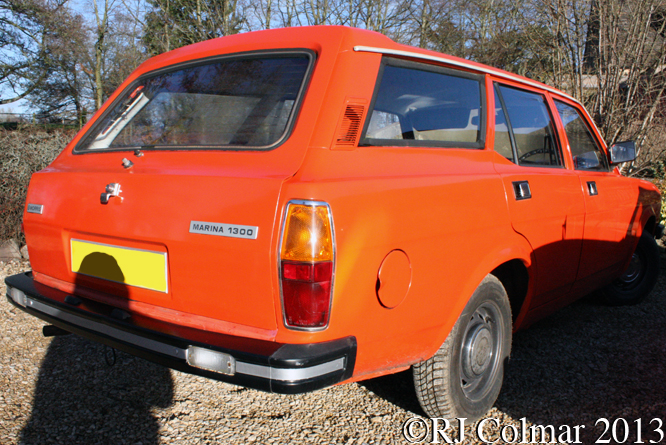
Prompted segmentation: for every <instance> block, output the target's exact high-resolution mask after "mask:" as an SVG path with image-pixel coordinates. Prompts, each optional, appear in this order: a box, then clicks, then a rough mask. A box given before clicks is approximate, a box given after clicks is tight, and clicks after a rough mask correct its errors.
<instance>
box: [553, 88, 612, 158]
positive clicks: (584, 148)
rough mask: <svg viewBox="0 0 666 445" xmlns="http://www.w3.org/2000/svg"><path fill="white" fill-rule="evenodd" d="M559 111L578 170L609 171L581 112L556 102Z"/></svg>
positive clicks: (602, 153)
mask: <svg viewBox="0 0 666 445" xmlns="http://www.w3.org/2000/svg"><path fill="white" fill-rule="evenodd" d="M555 106H556V107H557V111H558V112H559V113H560V119H562V125H564V131H565V132H566V134H567V139H568V140H569V147H570V148H571V156H573V161H574V168H575V169H576V170H593V171H608V170H609V166H608V159H606V156H605V154H604V152H603V151H602V150H601V148H599V145H597V143H596V141H595V140H594V138H593V137H592V133H591V132H590V129H589V128H588V126H587V125H586V124H585V119H584V118H583V117H582V116H581V114H580V112H579V111H578V110H577V109H576V108H574V107H572V106H571V105H567V104H565V103H564V102H560V101H558V100H556V101H555Z"/></svg>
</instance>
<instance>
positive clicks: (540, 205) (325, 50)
mask: <svg viewBox="0 0 666 445" xmlns="http://www.w3.org/2000/svg"><path fill="white" fill-rule="evenodd" d="M359 46H362V47H368V48H382V49H386V50H390V51H398V52H399V51H405V52H408V53H409V54H402V53H400V54H399V55H397V56H394V57H398V58H402V59H407V60H416V61H420V62H423V63H431V64H435V65H439V66H450V67H452V68H453V69H459V70H464V71H467V72H473V73H474V72H476V73H481V74H482V75H483V76H484V77H485V94H486V97H485V102H486V106H487V108H488V109H490V110H493V109H494V97H493V85H494V83H496V82H497V83H500V84H503V85H509V86H515V87H519V88H522V89H524V90H527V91H534V92H538V93H539V94H542V95H544V97H546V99H547V101H548V103H549V104H550V108H551V113H553V116H554V117H553V122H554V123H555V125H556V134H557V139H558V140H559V141H560V148H561V151H562V154H563V156H564V161H565V168H562V169H544V168H539V167H524V166H518V165H516V164H513V163H512V162H510V161H508V160H506V159H505V158H503V157H502V156H500V155H498V154H497V153H496V152H495V151H494V149H493V148H494V147H493V140H494V117H493V116H494V113H486V119H487V120H486V127H485V128H486V134H485V141H486V143H485V148H484V149H481V150H479V149H462V148H424V147H377V146H359V145H358V141H359V138H360V130H359V131H358V132H357V133H354V132H353V131H352V136H353V138H352V139H351V142H350V140H345V137H346V136H347V135H348V130H349V125H350V124H349V123H348V122H347V121H345V120H344V117H343V115H344V113H345V110H346V108H347V106H348V105H354V106H357V107H359V108H358V109H359V110H361V115H360V119H361V124H362V123H363V122H364V121H365V119H366V118H367V114H368V110H369V107H370V104H371V103H372V99H373V94H374V91H375V84H376V81H377V75H378V72H379V69H380V65H381V62H382V57H391V56H383V55H382V54H381V53H379V52H373V51H371V50H355V47H359ZM292 48H298V49H308V50H312V51H314V52H315V53H316V63H315V66H314V70H313V72H312V75H311V79H310V81H309V85H308V86H307V92H306V94H305V97H304V100H303V103H302V106H301V109H300V111H299V113H298V116H297V121H296V124H295V126H294V128H293V131H292V132H291V135H290V136H289V138H288V139H287V140H286V142H284V143H283V144H281V145H280V146H278V147H277V148H275V149H272V150H268V151H229V150H208V151H192V150H188V151H160V150H155V151H147V152H146V153H145V155H144V156H142V157H132V161H133V162H134V166H133V167H132V168H130V169H125V168H123V166H122V164H121V161H122V159H123V158H124V157H130V155H131V152H129V153H128V152H97V153H82V154H74V153H73V149H74V147H75V146H76V145H77V143H78V142H79V141H80V140H81V138H82V136H83V135H84V134H86V133H87V132H88V131H89V129H90V128H91V126H92V125H93V123H94V122H95V121H96V120H97V119H99V118H100V116H101V115H102V114H103V113H104V112H105V110H106V109H107V108H108V107H110V104H111V103H113V102H114V100H115V99H116V98H117V97H118V96H119V95H120V94H121V93H122V92H123V91H125V90H127V89H128V88H129V87H130V85H132V83H133V82H134V81H135V80H136V79H137V78H138V77H139V76H141V75H143V74H145V73H148V72H150V71H154V70H158V69H161V68H165V67H169V66H171V65H174V64H179V63H183V62H187V61H191V60H197V59H204V58H208V57H216V56H219V55H223V54H231V53H243V52H248V51H257V50H270V49H292ZM410 54H411V55H410ZM428 58H430V59H433V58H434V59H436V60H428ZM447 61H448V62H447ZM553 99H557V100H560V101H563V102H565V103H567V104H570V105H573V106H575V107H578V105H577V104H576V102H574V101H573V100H571V99H570V98H569V97H568V96H566V95H564V94H560V93H557V92H556V91H554V90H552V88H547V87H546V86H542V85H540V84H537V83H536V82H534V81H528V80H526V79H523V78H520V77H518V76H515V75H512V74H509V73H504V72H502V71H500V70H495V69H492V68H489V67H485V66H482V65H478V64H475V63H472V62H468V61H465V60H462V59H457V58H453V57H449V56H444V55H441V54H438V53H434V52H430V51H426V50H421V49H417V48H411V47H407V46H404V45H399V44H396V43H394V42H393V41H391V40H389V39H388V38H386V37H384V36H382V35H380V34H377V33H373V32H369V31H362V30H357V29H350V28H345V27H316V28H292V29H279V30H271V31H262V32H253V33H247V34H238V35H233V36H228V37H224V38H220V39H214V40H210V41H206V42H202V43H198V44H195V45H191V46H188V47H184V48H180V49H177V50H174V51H171V52H169V53H166V54H163V55H160V56H157V57H155V58H152V59H150V60H148V61H147V62H145V63H143V64H142V65H141V66H140V67H139V68H137V70H136V71H135V72H134V73H132V75H131V76H130V77H129V78H128V79H127V80H126V81H125V82H124V83H123V84H122V85H121V86H120V87H119V88H118V90H117V91H116V92H115V93H114V94H113V95H112V97H110V98H109V100H108V101H107V102H106V103H105V104H104V106H103V107H102V108H101V109H100V110H99V111H98V112H97V113H96V114H95V116H93V118H92V119H91V120H90V122H89V123H88V124H87V125H86V126H85V127H84V128H83V129H82V130H81V131H80V132H79V134H78V135H77V136H76V137H75V138H74V140H73V141H72V142H71V143H70V144H69V145H68V146H67V147H66V148H65V149H64V151H63V153H62V154H61V155H60V156H59V157H58V158H57V159H56V160H55V161H54V162H53V163H52V164H51V165H49V166H48V167H47V168H46V169H44V170H42V171H40V172H38V173H36V174H35V175H34V176H33V178H32V181H31V184H30V190H29V193H28V198H27V202H28V203H43V204H44V213H43V214H41V215H37V214H32V213H25V215H24V225H25V234H26V239H27V242H28V245H29V249H30V255H31V263H32V266H33V268H34V271H35V279H36V280H37V281H38V282H39V283H42V284H44V285H46V286H51V287H55V288H58V289H60V290H63V291H67V292H75V291H76V289H75V288H74V283H76V286H77V287H78V288H80V289H85V291H80V292H81V293H82V294H85V295H84V296H86V297H87V298H92V299H99V300H100V301H103V302H105V303H107V304H109V303H110V304H113V305H116V306H118V307H121V308H123V309H127V310H129V311H137V312H138V313H140V314H142V315H143V316H146V317H153V318H155V319H161V320H163V321H169V322H177V320H179V319H180V320H182V322H183V325H184V326H190V327H192V326H200V327H202V328H203V329H204V330H210V331H211V332H219V333H235V334H236V335H238V334H241V335H243V336H247V337H248V338H257V339H269V340H272V341H276V342H281V343H296V344H308V343H318V342H323V341H327V340H334V339H338V338H343V337H345V336H350V335H353V336H355V337H356V339H357V342H358V353H357V359H356V364H355V368H354V375H353V378H352V379H353V380H358V379H361V378H364V377H368V376H377V375H381V374H385V373H389V372H394V371H396V370H400V369H404V368H406V367H408V366H410V365H411V364H414V363H416V362H419V361H421V360H423V359H426V358H428V357H430V356H432V355H433V354H434V352H435V351H436V350H437V349H438V348H439V347H440V345H441V344H442V342H443V341H444V340H445V339H446V337H447V335H448V333H449V332H450V330H451V328H452V326H453V325H454V323H455V322H456V320H457V318H458V316H459V314H460V313H461V311H462V310H463V308H464V306H465V304H466V302H467V300H468V298H469V297H470V296H471V295H472V293H473V292H474V290H475V289H476V287H477V286H478V284H479V283H480V282H481V281H482V280H483V278H484V277H485V276H486V275H487V274H489V273H491V272H492V271H493V270H495V269H496V268H498V267H500V266H502V265H503V264H506V263H508V262H511V261H517V262H519V263H520V264H522V265H524V267H525V268H526V270H527V273H528V275H529V282H528V287H527V295H526V296H525V298H524V303H523V304H522V305H521V306H520V307H519V310H518V311H517V313H515V314H514V316H515V318H516V320H515V323H514V329H519V328H521V327H524V326H527V325H529V324H530V323H533V322H534V321H536V320H537V319H539V318H540V317H543V316H545V315H547V314H549V313H551V312H552V311H553V310H555V309H556V308H558V307H561V306H562V305H564V304H567V303H569V302H571V301H572V300H574V299H576V298H579V297H581V296H583V295H584V294H585V293H587V292H589V291H590V290H592V289H595V288H597V287H599V286H600V285H602V284H604V283H607V282H608V281H609V279H612V278H613V277H615V276H617V275H618V274H619V273H621V272H622V270H623V269H624V267H626V265H627V264H628V261H629V257H630V255H631V252H632V251H633V249H634V248H635V246H636V243H637V241H638V237H640V234H641V232H642V231H643V228H645V227H646V226H649V224H651V223H648V221H654V219H655V218H657V219H658V215H659V202H660V198H659V194H658V192H657V190H656V188H655V187H654V186H652V185H651V184H649V183H647V182H645V181H639V180H637V179H630V178H624V177H621V176H620V175H619V173H618V172H617V171H613V172H608V173H604V172H580V171H576V170H574V168H573V161H572V159H571V153H570V151H569V148H568V144H567V143H566V141H567V139H566V133H565V132H564V128H563V125H562V122H561V121H560V120H559V118H558V117H557V113H556V112H555V111H554V110H555V109H554V105H553ZM592 128H593V131H594V133H595V138H596V139H597V141H598V143H599V144H600V145H601V146H602V147H603V149H604V150H606V146H605V143H604V142H603V140H602V138H601V136H600V134H599V132H598V130H597V129H596V127H594V126H592ZM361 129H362V125H361ZM516 180H529V181H530V185H531V187H532V193H533V195H534V196H535V199H533V200H531V201H530V202H529V203H527V205H525V203H524V202H517V201H515V200H514V199H512V195H511V193H512V188H511V187H512V182H513V181H516ZM590 180H594V181H596V183H597V185H598V188H599V190H600V191H601V190H603V191H604V192H605V193H603V196H602V199H590V197H589V196H587V195H586V193H585V183H586V182H587V181H590ZM109 183H121V184H122V190H123V193H122V197H123V200H122V201H121V200H114V201H111V202H110V203H109V204H108V205H100V202H99V195H100V193H101V192H102V191H103V188H104V186H105V185H106V184H109ZM542 190H547V191H549V193H550V194H549V196H548V198H547V199H546V198H544V199H542V198H540V196H543V195H540V192H541V191H542ZM600 195H602V194H601V193H600ZM595 198H598V197H595ZM295 199H298V200H316V201H323V202H326V203H328V204H329V205H330V208H331V213H332V218H333V222H334V227H335V249H336V258H335V281H334V287H333V297H332V307H331V312H330V323H329V325H328V327H327V328H326V329H324V330H321V331H317V332H308V331H297V330H292V329H288V328H287V327H285V325H284V322H283V317H282V306H281V300H280V285H279V272H278V264H279V249H280V242H281V240H280V238H279V237H280V233H281V227H282V223H283V218H284V214H285V208H286V205H287V203H288V202H289V201H290V200H295ZM193 220H194V221H220V222H225V223H234V224H245V225H251V226H257V227H259V234H258V237H257V239H256V240H251V241H249V240H245V239H235V238H223V237H215V236H205V235H199V234H193V233H189V232H188V226H189V224H190V221H193ZM71 238H78V239H85V240H88V241H93V242H99V243H108V244H113V245H119V246H125V247H132V248H139V249H147V250H153V251H160V252H166V253H167V255H168V279H169V285H168V288H169V290H168V292H167V293H160V292H156V291H151V290H147V289H141V288H136V287H131V286H123V285H120V284H117V283H112V282H109V281H104V280H101V279H98V278H94V277H86V276H81V275H80V274H76V273H74V272H72V267H71V264H70V258H69V242H70V239H71ZM581 250H582V254H580V253H579V252H581ZM391 252H403V253H404V254H405V255H404V257H401V258H397V257H396V259H395V262H396V264H397V265H395V266H394V267H396V268H397V270H398V273H400V274H402V275H404V276H402V277H401V278H399V279H398V283H397V284H396V287H397V289H398V290H396V291H390V292H394V293H395V295H394V294H390V295H388V296H387V297H383V296H380V297H379V298H378V294H377V280H378V274H380V273H381V272H380V267H381V265H382V263H383V261H384V260H385V258H386V257H387V255H389V254H390V253H391ZM405 258H408V260H405ZM405 262H407V263H408V266H409V269H410V272H409V274H410V275H409V279H407V278H406V271H407V268H406V267H407V266H404V264H403V266H404V267H403V266H401V264H402V263H405ZM388 266H391V264H389V265H388ZM553 271H555V272H553ZM382 281H384V280H383V279H382ZM58 283H60V284H58ZM387 283H388V284H390V281H387ZM380 284H381V283H380ZM379 292H380V295H381V292H383V291H382V287H380V288H379ZM385 299H386V301H385ZM197 323H198V324H197Z"/></svg>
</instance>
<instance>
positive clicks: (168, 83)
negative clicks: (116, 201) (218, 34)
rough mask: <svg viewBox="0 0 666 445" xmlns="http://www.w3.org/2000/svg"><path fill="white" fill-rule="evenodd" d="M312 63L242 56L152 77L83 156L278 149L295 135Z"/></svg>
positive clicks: (128, 95)
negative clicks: (118, 152) (292, 132)
mask: <svg viewBox="0 0 666 445" xmlns="http://www.w3.org/2000/svg"><path fill="white" fill-rule="evenodd" d="M311 58H312V57H311V56H310V54H308V53H296V54H294V53H291V54H288V55H274V54H271V55H263V56H257V55H255V56H247V57H235V58H229V59H218V60H216V61H210V62H206V63H199V64H196V65H190V66H186V67H182V68H180V69H172V70H169V71H168V72H160V73H157V74H153V75H148V76H145V77H143V78H140V80H139V81H138V82H135V83H134V84H133V85H132V86H131V87H130V88H129V89H128V90H127V91H126V92H125V94H123V96H122V97H121V98H120V99H119V100H117V101H116V104H115V105H114V106H113V107H112V108H111V109H110V111H109V112H107V114H106V115H105V116H103V117H102V118H101V119H100V120H99V121H98V123H97V124H96V125H95V126H94V127H93V129H92V131H91V132H90V134H89V135H88V136H87V137H85V138H84V139H83V141H82V143H81V144H79V146H78V147H77V151H98V150H125V149H137V148H140V149H160V148H164V149H188V148H192V149H197V148H231V149H268V148H271V147H274V146H275V145H277V144H278V143H280V142H282V141H283V140H284V139H285V138H286V136H287V133H288V131H289V129H290V126H291V122H292V121H293V119H294V114H295V111H296V109H297V108H298V103H299V98H300V96H301V92H302V91H303V88H304V85H305V82H306V80H307V73H308V70H309V66H310V61H311Z"/></svg>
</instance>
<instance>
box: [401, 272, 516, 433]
mask: <svg viewBox="0 0 666 445" xmlns="http://www.w3.org/2000/svg"><path fill="white" fill-rule="evenodd" d="M510 353H511V306H510V304H509V298H508V297H507V294H506V291H505V289H504V286H502V283H501V282H500V281H499V280H498V279H497V278H496V277H495V276H493V275H488V276H486V278H484V280H483V281H482V282H481V284H480V285H479V287H478V288H477V289H476V290H475V291H474V294H473V295H472V297H471V298H470V300H469V302H468V303H467V305H466V306H465V309H464V310H463V312H462V314H461V315H460V317H459V318H458V321H457V322H456V324H455V325H454V326H453V329H452V330H451V332H450V333H449V335H448V337H447V338H446V341H445V342H444V344H443V345H442V346H441V347H440V348H439V350H438V351H437V352H436V353H435V355H434V356H433V357H431V358H429V359H428V360H425V361H423V362H421V363H419V364H417V365H414V366H413V368H412V372H413V375H414V387H415V389H416V396H417V397H418V400H419V403H420V404H421V407H422V408H423V410H424V411H425V413H426V414H427V415H428V416H430V417H444V418H447V419H454V418H460V417H465V418H467V419H468V421H469V422H473V421H476V420H478V419H479V418H481V416H483V415H484V414H485V413H486V412H488V410H490V409H491V408H492V406H493V404H494V403H495V400H497V396H498V395H499V392H500V389H501V388H502V381H503V379H504V364H505V361H506V359H507V358H508V357H509V354H510Z"/></svg>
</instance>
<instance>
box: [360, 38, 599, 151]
mask: <svg viewBox="0 0 666 445" xmlns="http://www.w3.org/2000/svg"><path fill="white" fill-rule="evenodd" d="M354 51H357V52H367V53H379V54H385V55H388V56H400V57H409V58H412V59H421V60H428V61H431V62H439V63H445V64H447V65H453V66H457V67H461V68H467V69H470V70H473V71H477V72H480V73H485V74H490V75H493V76H495V77H499V78H502V79H506V80H512V81H514V82H519V83H522V84H524V85H529V86H532V87H535V88H539V89H540V90H546V91H548V92H549V93H553V94H556V95H558V96H561V97H566V98H567V99H569V100H571V101H573V102H575V103H576V104H578V105H579V106H580V107H581V108H582V109H583V111H584V112H585V114H586V115H587V117H588V119H589V121H590V122H591V123H592V125H593V126H594V129H595V130H596V131H597V134H598V135H599V137H600V138H601V141H602V144H603V145H604V146H606V142H605V141H604V140H603V138H602V137H601V131H599V127H597V123H596V122H594V119H592V116H590V113H589V112H588V111H587V109H586V108H585V106H584V105H583V104H582V103H581V102H580V101H579V100H577V99H574V98H573V97H571V96H569V95H568V94H566V93H565V92H563V91H560V90H558V89H556V88H553V87H551V86H549V85H546V84H542V83H539V82H536V81H534V80H531V79H528V78H526V77H521V76H518V75H515V74H511V73H507V72H506V71H501V70H497V69H493V68H490V67H487V68H486V67H484V66H479V65H473V64H471V63H465V62H461V61H458V60H453V59H447V58H444V57H437V56H431V55H430V54H422V53H417V52H413V51H402V50H399V49H388V48H376V47H372V46H362V45H358V46H355V47H354Z"/></svg>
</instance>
